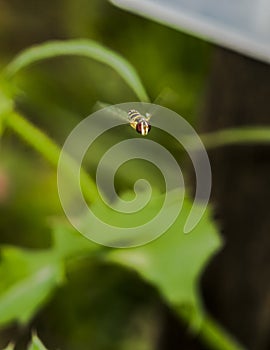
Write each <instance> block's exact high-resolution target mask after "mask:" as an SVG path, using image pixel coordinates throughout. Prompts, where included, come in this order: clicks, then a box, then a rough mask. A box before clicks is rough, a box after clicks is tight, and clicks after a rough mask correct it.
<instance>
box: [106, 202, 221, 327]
mask: <svg viewBox="0 0 270 350" xmlns="http://www.w3.org/2000/svg"><path fill="white" fill-rule="evenodd" d="M191 205H192V203H191V201H190V200H188V199H185V201H184V204H183V208H182V210H181V213H180V215H179V216H178V218H177V220H176V221H175V223H174V224H173V225H172V226H171V227H170V228H169V230H168V231H167V232H166V233H165V234H163V235H162V236H161V237H160V238H158V239H157V240H155V241H153V242H151V243H149V244H147V245H145V246H142V247H138V248H130V249H121V250H113V251H111V252H110V253H108V259H109V260H110V261H114V262H116V263H119V264H121V265H124V266H126V267H128V268H130V269H133V270H135V271H137V272H138V273H139V275H140V276H141V277H142V278H143V279H145V280H146V281H147V282H149V283H151V284H152V285H154V286H155V287H156V288H157V289H158V290H159V292H160V293H161V295H162V296H163V298H164V299H165V301H167V303H168V304H170V305H171V306H172V307H174V308H175V309H178V308H181V307H182V308H183V309H185V310H186V312H188V313H189V316H188V318H189V320H190V321H191V322H192V324H193V325H195V324H198V322H199V321H200V320H201V319H202V317H203V310H202V307H201V300H200V297H199V293H198V281H199V278H200V276H201V273H202V272H203V270H204V268H205V265H206V264H207V263H208V261H209V259H210V258H211V257H212V256H213V254H215V253H216V252H217V251H218V249H219V248H220V247H221V239H220V237H219V235H218V232H217V229H216V227H215V225H214V224H213V222H212V221H211V218H210V211H209V210H207V212H206V213H205V214H204V216H203V218H202V219H201V221H200V222H199V224H198V225H197V226H196V227H195V229H194V230H193V231H192V232H191V233H189V234H184V233H183V227H184V224H185V222H186V219H187V216H188V213H189V212H190V209H191Z"/></svg>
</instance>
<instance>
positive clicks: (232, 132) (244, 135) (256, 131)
mask: <svg viewBox="0 0 270 350" xmlns="http://www.w3.org/2000/svg"><path fill="white" fill-rule="evenodd" d="M200 137H201V139H202V141H203V143H204V146H205V148H206V149H208V150H209V149H212V148H217V147H221V146H227V145H239V144H251V143H252V144H255V143H256V144H262V143H269V142H270V127H262V126H261V127H242V128H231V129H224V130H219V131H214V132H210V133H205V134H201V135H200Z"/></svg>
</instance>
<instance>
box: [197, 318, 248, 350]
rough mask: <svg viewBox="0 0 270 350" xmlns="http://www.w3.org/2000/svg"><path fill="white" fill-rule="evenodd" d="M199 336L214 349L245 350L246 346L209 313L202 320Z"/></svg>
mask: <svg viewBox="0 0 270 350" xmlns="http://www.w3.org/2000/svg"><path fill="white" fill-rule="evenodd" d="M199 337H200V338H201V340H202V341H203V342H204V343H205V344H206V345H207V346H209V348H211V349H214V350H244V347H243V346H242V345H240V344H239V343H238V342H237V341H236V340H235V339H234V338H233V337H232V336H231V335H230V334H229V333H228V332H227V331H225V330H224V329H223V328H222V327H221V326H220V325H219V324H218V323H217V322H216V321H215V320H213V319H212V318H211V317H210V316H209V315H206V316H205V318H204V320H203V322H202V326H201V329H200V331H199Z"/></svg>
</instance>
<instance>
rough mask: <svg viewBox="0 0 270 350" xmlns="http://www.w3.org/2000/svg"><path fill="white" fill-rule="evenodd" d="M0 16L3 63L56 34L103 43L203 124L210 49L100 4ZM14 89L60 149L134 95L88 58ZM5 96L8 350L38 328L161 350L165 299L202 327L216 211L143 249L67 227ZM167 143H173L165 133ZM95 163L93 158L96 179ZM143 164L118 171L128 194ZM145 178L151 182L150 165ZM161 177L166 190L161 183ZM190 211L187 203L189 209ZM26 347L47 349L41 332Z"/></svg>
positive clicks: (50, 175)
mask: <svg viewBox="0 0 270 350" xmlns="http://www.w3.org/2000/svg"><path fill="white" fill-rule="evenodd" d="M0 10H1V11H0V21H1V23H2V27H1V29H0V38H1V46H0V50H1V56H0V57H1V58H0V59H1V62H0V65H1V66H4V64H5V63H7V61H8V60H9V59H11V58H12V57H13V55H14V54H15V53H17V51H18V50H19V49H23V48H26V47H28V46H29V45H32V44H34V43H37V42H42V41H44V40H47V39H51V38H53V39H63V38H64V39H74V38H81V37H84V38H89V39H95V40H97V42H98V43H100V44H106V46H107V47H109V48H111V49H113V50H115V51H116V52H118V53H120V54H122V55H123V57H125V58H126V59H127V60H128V61H129V62H130V63H131V64H132V65H133V66H134V67H135V68H136V70H137V71H138V73H139V76H140V77H141V78H142V80H143V82H144V86H145V88H146V90H147V91H148V92H149V95H150V97H151V99H152V100H154V99H155V98H156V96H157V95H158V94H159V93H160V92H161V91H162V90H163V89H164V88H169V91H170V93H169V94H167V97H166V99H165V100H164V101H162V104H164V105H165V106H167V107H169V108H171V109H174V110H175V111H176V112H179V113H180V114H182V115H184V116H185V117H186V118H187V119H188V120H189V121H190V122H192V123H193V124H195V123H196V120H195V115H196V113H197V111H198V109H199V106H200V98H201V95H202V94H203V84H204V79H205V76H206V74H207V66H208V62H209V56H210V49H209V46H208V45H207V44H206V43H204V42H202V41H199V40H196V39H194V38H191V37H188V36H186V35H183V34H180V33H177V32H175V31H173V30H171V29H167V28H164V27H163V26H161V25H158V24H155V23H152V22H149V21H147V20H144V19H140V18H138V17H136V16H133V15H130V14H126V13H124V12H122V11H120V10H117V9H115V8H113V7H112V6H111V5H109V4H108V3H107V2H106V1H100V0H94V1H93V0H92V1H86V0H79V1H76V2H75V1H72V0H67V1H56V2H54V3H50V4H49V5H48V4H47V3H43V2H42V1H37V2H35V4H34V3H33V2H31V1H25V2H23V3H22V2H20V1H18V0H17V1H14V2H10V3H8V2H6V3H5V2H2V3H1V4H0ZM21 28H23V29H21ZM12 89H14V91H15V92H16V95H15V96H16V98H15V101H14V102H15V105H16V110H17V111H19V112H20V113H22V114H24V115H25V116H26V117H27V119H28V120H29V121H31V122H32V123H33V124H35V125H37V126H39V127H40V128H41V129H43V130H45V131H46V133H47V134H48V135H50V137H51V138H52V139H54V140H55V141H56V142H57V143H59V144H60V145H61V144H62V143H63V141H64V140H65V138H66V136H67V135H68V133H69V132H70V131H71V130H72V128H73V127H74V126H75V125H76V124H77V123H78V122H79V121H80V120H81V119H83V118H84V117H86V116H87V115H89V114H90V113H91V112H92V109H93V106H94V105H95V104H96V102H97V101H98V100H101V101H106V102H108V103H118V102H125V101H132V100H136V95H135V94H134V92H133V91H132V90H131V89H128V88H127V86H126V84H125V82H124V80H123V79H122V78H121V77H120V76H118V74H117V73H116V72H114V71H113V70H112V69H110V68H109V67H106V66H104V65H103V64H101V63H100V62H96V61H94V60H92V61H90V60H88V59H86V58H82V57H80V58H78V57H56V58H53V59H51V60H49V61H44V62H40V63H37V64H35V65H33V66H31V67H27V68H26V69H25V70H23V71H22V72H20V74H18V76H17V77H16V79H15V85H14V87H13V88H12ZM12 89H11V90H12ZM0 90H1V94H3V98H1V97H2V95H0V98H1V100H0V112H1V113H0V117H3V119H2V118H1V119H0V121H1V120H2V121H3V124H2V123H1V125H2V126H3V131H4V133H3V137H2V139H1V160H0V212H1V221H0V242H1V262H0V323H1V325H2V326H4V325H5V327H3V332H2V333H1V335H0V347H1V346H4V345H6V344H7V343H8V342H9V341H10V338H13V339H14V340H16V343H17V345H16V347H15V349H16V350H20V349H25V348H26V346H27V344H28V343H29V334H30V332H31V329H37V330H38V333H39V334H40V335H41V338H42V339H44V341H45V340H46V341H45V343H46V344H48V345H49V346H48V348H55V347H57V348H62V349H70V350H73V349H74V350H79V349H80V350H84V349H85V350H88V349H89V348H91V349H99V350H101V349H104V350H105V349H106V350H114V349H115V350H116V349H117V350H118V349H120V350H121V349H123V350H124V349H131V350H132V349H136V350H144V349H147V350H149V349H157V348H158V343H159V340H160V337H161V333H162V327H163V324H162V322H163V320H162V317H163V311H162V308H163V304H164V303H167V304H168V305H170V307H172V308H175V309H176V310H178V311H179V310H180V311H179V314H180V315H182V317H183V318H186V319H188V322H191V324H193V326H194V325H196V326H197V327H198V325H199V323H200V322H203V321H202V316H203V312H202V308H201V300H200V298H199V293H198V283H199V278H200V274H201V272H202V269H203V268H204V266H205V264H206V263H207V261H208V259H209V258H210V257H211V255H212V254H213V253H214V252H215V251H216V250H217V249H218V248H219V247H220V239H219V238H218V234H217V230H216V228H215V226H214V224H213V223H212V222H211V217H210V213H209V212H207V213H206V214H205V217H204V218H203V220H202V222H201V223H200V225H199V226H198V227H197V229H196V230H197V231H196V232H195V233H194V235H188V236H184V235H183V233H182V223H183V220H184V217H181V218H179V220H178V221H176V222H175V224H174V225H173V226H172V228H171V230H170V231H168V232H167V233H166V235H164V236H163V237H162V238H160V239H158V240H157V241H155V242H152V243H151V244H148V245H147V246H145V247H142V248H132V249H127V250H120V251H118V250H110V249H107V248H104V247H100V246H97V245H96V244H94V243H91V242H90V241H88V240H86V239H85V238H83V237H81V236H80V235H79V234H78V233H75V232H74V231H73V230H72V229H71V228H70V227H69V226H68V224H67V223H66V222H63V221H64V218H63V213H62V210H61V207H60V204H59V200H58V196H57V188H56V176H55V170H54V169H51V168H50V167H49V166H48V164H47V162H46V161H45V160H44V159H42V157H40V155H38V154H36V153H35V152H34V151H33V150H32V149H31V148H30V147H28V146H26V145H25V144H23V143H22V142H21V141H19V140H18V138H17V137H16V135H14V133H12V132H11V130H10V129H8V128H7V129H5V117H6V114H7V115H8V110H9V108H13V101H12V104H11V105H10V100H9V99H6V92H7V91H9V89H8V88H7V87H5V86H4V85H3V84H1V86H0ZM12 94H13V90H12ZM3 100H4V101H5V102H7V103H2V102H1V101H3ZM1 108H2V109H1ZM158 137H159V140H160V142H161V143H164V144H168V145H169V144H170V141H171V140H170V139H167V136H166V135H159V136H158ZM116 139H119V135H118V134H117V133H116V134H114V135H112V137H111V138H107V140H105V141H104V140H103V141H102V142H99V143H97V144H96V152H95V153H96V155H98V154H99V153H102V152H103V149H104V148H105V149H106V147H107V146H108V145H110V144H111V143H112V142H113V141H114V140H116ZM174 152H176V155H177V157H178V160H180V159H182V158H183V156H182V154H179V151H177V150H176V151H175V150H174ZM97 159H98V157H97ZM97 159H94V160H92V161H91V162H90V161H88V162H86V168H88V169H90V171H91V174H92V175H93V174H94V168H95V162H96V161H97ZM138 169H139V167H138V165H137V164H132V165H131V166H130V168H126V170H125V169H122V170H121V176H120V180H119V179H118V180H116V185H117V187H118V190H119V191H120V192H121V191H122V192H126V191H128V190H129V189H130V186H131V185H132V184H133V183H134V182H133V179H136V177H137V176H138V174H139V172H140V171H138ZM145 169H146V168H145ZM131 172H132V174H133V175H132V176H131V177H127V176H126V175H125V174H129V173H131ZM146 173H147V174H152V175H153V169H152V168H149V169H148V170H147V169H146ZM153 177H154V178H155V180H154V186H155V187H156V188H157V189H158V190H159V191H160V186H162V185H161V181H160V180H156V175H154V176H153ZM161 189H162V187H161ZM189 207H190V202H189V199H186V201H185V206H184V208H185V210H187V208H189ZM183 215H184V216H185V215H187V212H186V211H184V214H183ZM116 263H117V264H116ZM59 286H60V287H59ZM183 310H184V311H183ZM178 311H177V312H178ZM183 315H185V316H186V315H187V317H184V316H183ZM11 321H12V322H13V323H11ZM14 321H19V322H20V323H24V324H27V326H24V328H21V327H22V326H21V325H18V324H17V325H15V326H14ZM199 321H200V322H199ZM15 324H16V323H15ZM12 327H13V328H12ZM10 332H11V333H12V334H10ZM29 349H44V347H42V344H40V343H39V341H38V339H37V338H36V337H35V336H34V338H33V344H32V345H31V346H30V347H29Z"/></svg>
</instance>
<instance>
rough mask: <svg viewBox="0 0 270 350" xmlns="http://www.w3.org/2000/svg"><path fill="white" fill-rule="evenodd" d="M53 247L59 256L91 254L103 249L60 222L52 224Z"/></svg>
mask: <svg viewBox="0 0 270 350" xmlns="http://www.w3.org/2000/svg"><path fill="white" fill-rule="evenodd" d="M52 235H53V249H54V251H55V253H56V254H57V255H58V257H59V258H62V259H64V258H69V257H72V256H76V255H84V254H89V253H90V254H92V253H95V252H98V251H100V250H101V249H104V247H102V246H101V245H99V244H96V243H94V242H92V241H90V240H89V239H87V238H85V237H84V236H83V235H82V234H80V233H79V232H78V231H76V230H75V229H73V228H72V227H70V225H65V224H63V223H61V222H55V223H53V225H52Z"/></svg>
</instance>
